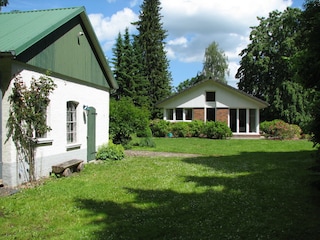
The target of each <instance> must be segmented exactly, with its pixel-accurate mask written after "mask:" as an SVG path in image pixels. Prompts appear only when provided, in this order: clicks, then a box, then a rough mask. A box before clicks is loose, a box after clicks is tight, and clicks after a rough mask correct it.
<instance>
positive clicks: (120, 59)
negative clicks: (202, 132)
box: [112, 0, 171, 118]
mask: <svg viewBox="0 0 320 240" xmlns="http://www.w3.org/2000/svg"><path fill="white" fill-rule="evenodd" d="M160 10H161V7H160V1H159V0H148V1H147V0H145V1H144V2H143V3H142V5H141V11H140V15H139V20H138V21H137V22H135V23H133V25H134V26H136V28H137V30H138V34H137V35H135V36H133V37H132V38H130V35H129V32H128V29H126V30H125V33H124V36H122V35H121V33H119V35H118V38H117V41H116V44H115V47H114V48H113V54H114V58H113V59H112V60H113V61H112V63H113V66H114V67H113V68H114V75H115V78H116V80H117V81H118V84H119V89H118V90H117V91H116V92H115V93H113V94H112V96H113V97H114V98H115V99H116V100H119V99H120V98H122V97H128V98H129V99H132V101H133V103H134V104H135V105H136V106H139V107H141V106H142V107H147V108H148V109H149V111H150V112H151V118H159V117H161V113H160V112H159V109H157V108H156V107H155V105H156V103H157V102H159V101H160V100H162V99H164V98H166V97H168V96H170V94H171V73H170V72H169V70H168V69H169V62H168V60H167V57H166V52H165V42H164V40H165V38H166V31H165V30H164V29H163V26H162V23H161V18H162V16H161V15H160Z"/></svg>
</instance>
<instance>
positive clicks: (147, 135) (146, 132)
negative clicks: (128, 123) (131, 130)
mask: <svg viewBox="0 0 320 240" xmlns="http://www.w3.org/2000/svg"><path fill="white" fill-rule="evenodd" d="M137 137H145V138H150V137H152V131H151V129H150V127H149V126H148V127H147V128H146V129H143V130H141V131H137Z"/></svg>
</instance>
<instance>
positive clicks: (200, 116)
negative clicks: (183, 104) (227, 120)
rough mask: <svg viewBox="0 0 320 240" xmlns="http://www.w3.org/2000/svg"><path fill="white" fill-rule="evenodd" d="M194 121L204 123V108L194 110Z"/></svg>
mask: <svg viewBox="0 0 320 240" xmlns="http://www.w3.org/2000/svg"><path fill="white" fill-rule="evenodd" d="M193 120H201V121H204V109H203V108H194V109H193Z"/></svg>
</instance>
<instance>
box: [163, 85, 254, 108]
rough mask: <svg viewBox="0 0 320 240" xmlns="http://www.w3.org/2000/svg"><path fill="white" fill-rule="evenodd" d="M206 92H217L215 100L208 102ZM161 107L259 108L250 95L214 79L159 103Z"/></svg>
mask: <svg viewBox="0 0 320 240" xmlns="http://www.w3.org/2000/svg"><path fill="white" fill-rule="evenodd" d="M206 92H216V101H215V102H211V103H209V102H206ZM159 107H164V108H167V109H168V108H203V107H216V108H254V109H255V108H259V106H257V103H256V102H254V101H252V100H251V99H250V98H249V97H246V96H244V95H243V94H240V93H238V92H237V91H232V90H231V89H229V88H228V87H227V86H226V87H224V86H223V85H220V84H219V85H215V84H213V83H212V81H207V82H205V83H204V84H200V85H198V86H195V87H193V88H192V89H190V90H187V91H185V92H183V93H181V94H179V95H177V97H173V98H172V99H170V100H168V101H167V102H166V103H165V104H164V105H162V104H159Z"/></svg>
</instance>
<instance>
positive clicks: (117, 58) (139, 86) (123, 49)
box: [111, 28, 150, 108]
mask: <svg viewBox="0 0 320 240" xmlns="http://www.w3.org/2000/svg"><path fill="white" fill-rule="evenodd" d="M113 54H114V58H113V59H112V63H113V68H114V70H113V72H114V76H115V79H116V81H117V82H118V85H119V89H117V90H116V91H115V92H113V93H112V94H111V97H112V98H114V99H116V100H119V99H121V98H123V97H126V98H129V99H131V100H132V102H133V103H134V105H135V106H139V107H147V108H148V107H149V105H150V104H149V102H150V99H149V97H148V89H149V82H148V81H147V80H146V78H145V77H144V76H143V75H142V71H141V69H142V60H141V57H140V55H141V54H140V51H139V46H137V44H136V43H135V41H134V40H132V39H131V38H130V35H129V30H128V28H126V30H125V33H124V36H122V35H121V33H119V35H118V38H117V40H116V44H115V47H114V48H113Z"/></svg>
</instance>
